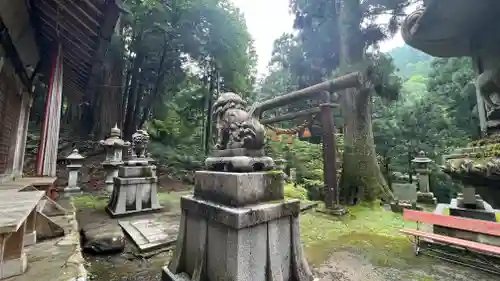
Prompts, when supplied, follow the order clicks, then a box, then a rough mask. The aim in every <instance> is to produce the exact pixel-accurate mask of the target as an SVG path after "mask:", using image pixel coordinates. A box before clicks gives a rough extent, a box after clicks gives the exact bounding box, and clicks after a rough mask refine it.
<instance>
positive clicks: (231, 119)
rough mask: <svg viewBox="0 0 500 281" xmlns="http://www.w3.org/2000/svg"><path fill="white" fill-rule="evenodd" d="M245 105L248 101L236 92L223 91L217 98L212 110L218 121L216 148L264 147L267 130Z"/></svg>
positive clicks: (257, 148) (254, 148)
mask: <svg viewBox="0 0 500 281" xmlns="http://www.w3.org/2000/svg"><path fill="white" fill-rule="evenodd" d="M245 106H246V102H245V101H244V100H243V99H242V98H241V97H240V96H239V95H237V94H235V93H231V92H229V93H223V94H221V95H220V97H219V98H218V99H217V101H216V102H215V104H214V107H213V110H212V114H213V115H214V119H215V120H216V122H217V123H216V125H217V143H216V144H215V149H217V150H225V149H236V148H246V149H251V150H259V149H262V148H263V147H264V143H265V137H266V130H265V128H264V126H263V125H262V124H261V123H260V122H259V120H257V119H255V118H253V117H252V116H251V115H250V114H249V113H248V111H247V110H246V109H245Z"/></svg>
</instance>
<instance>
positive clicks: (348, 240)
mask: <svg viewBox="0 0 500 281" xmlns="http://www.w3.org/2000/svg"><path fill="white" fill-rule="evenodd" d="M403 227H413V228H414V227H415V223H411V222H405V221H403V219H402V217H401V215H400V214H395V213H392V212H388V211H385V210H383V209H382V208H381V207H380V206H376V205H360V206H355V207H353V208H350V209H349V214H347V215H345V216H343V217H333V216H329V215H324V214H321V213H307V214H304V215H302V216H301V231H302V241H303V243H304V248H305V251H306V255H307V257H308V259H309V261H310V262H311V263H312V264H313V265H319V264H321V263H323V262H324V261H325V260H326V259H327V258H328V256H329V255H330V253H331V252H333V251H337V250H342V249H344V250H351V251H356V252H359V254H361V255H363V256H365V257H366V258H367V259H369V260H370V261H371V262H372V263H373V264H375V265H378V266H391V267H406V266H407V265H410V264H412V265H414V264H418V263H427V262H428V259H426V258H425V257H420V256H419V257H415V255H414V252H413V249H412V245H411V242H410V239H408V237H406V236H405V235H402V234H400V233H399V229H401V228H403Z"/></svg>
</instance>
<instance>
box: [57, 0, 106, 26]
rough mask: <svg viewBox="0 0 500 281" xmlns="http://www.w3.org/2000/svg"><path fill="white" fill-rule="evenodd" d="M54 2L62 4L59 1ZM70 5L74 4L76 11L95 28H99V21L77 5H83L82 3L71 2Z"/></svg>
mask: <svg viewBox="0 0 500 281" xmlns="http://www.w3.org/2000/svg"><path fill="white" fill-rule="evenodd" d="M54 1H56V2H57V3H60V2H59V0H54ZM69 3H72V4H73V7H75V9H76V10H78V12H80V13H81V14H82V15H84V16H85V17H86V18H87V19H88V20H89V21H90V22H91V23H93V24H94V25H95V27H99V23H98V22H97V20H96V19H95V18H93V17H92V16H90V15H89V14H88V13H87V12H85V11H84V10H83V9H82V8H81V7H80V6H78V4H77V3H81V1H69Z"/></svg>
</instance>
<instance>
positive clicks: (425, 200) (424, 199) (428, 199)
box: [417, 192, 437, 205]
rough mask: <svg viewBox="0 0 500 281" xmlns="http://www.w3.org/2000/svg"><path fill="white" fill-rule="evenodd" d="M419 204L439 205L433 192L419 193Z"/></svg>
mask: <svg viewBox="0 0 500 281" xmlns="http://www.w3.org/2000/svg"><path fill="white" fill-rule="evenodd" d="M417 202H418V203H422V204H434V205H436V204H437V199H436V197H434V193H432V192H417Z"/></svg>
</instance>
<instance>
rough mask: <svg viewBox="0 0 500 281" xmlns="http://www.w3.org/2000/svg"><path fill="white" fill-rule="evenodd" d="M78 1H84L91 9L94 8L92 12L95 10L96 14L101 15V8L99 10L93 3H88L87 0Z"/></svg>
mask: <svg viewBox="0 0 500 281" xmlns="http://www.w3.org/2000/svg"><path fill="white" fill-rule="evenodd" d="M80 1H81V2H83V3H85V4H86V5H87V6H88V7H89V8H91V9H92V10H94V12H96V13H97V15H102V12H101V10H99V9H98V8H97V7H96V6H94V4H92V3H90V1H89V0H80Z"/></svg>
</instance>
